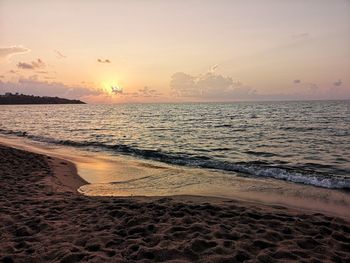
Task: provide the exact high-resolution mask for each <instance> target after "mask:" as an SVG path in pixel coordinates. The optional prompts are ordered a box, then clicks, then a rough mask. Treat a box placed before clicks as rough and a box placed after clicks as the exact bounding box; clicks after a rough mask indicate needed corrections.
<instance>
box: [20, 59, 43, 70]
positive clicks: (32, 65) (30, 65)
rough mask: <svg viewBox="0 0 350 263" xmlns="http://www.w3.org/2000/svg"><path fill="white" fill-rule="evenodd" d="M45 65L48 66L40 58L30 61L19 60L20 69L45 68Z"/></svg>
mask: <svg viewBox="0 0 350 263" xmlns="http://www.w3.org/2000/svg"><path fill="white" fill-rule="evenodd" d="M45 66H46V65H45V63H44V62H43V61H42V60H41V59H40V58H38V59H37V60H36V61H32V62H30V63H26V62H19V63H18V64H17V67H18V68H20V69H39V68H44V67H45Z"/></svg>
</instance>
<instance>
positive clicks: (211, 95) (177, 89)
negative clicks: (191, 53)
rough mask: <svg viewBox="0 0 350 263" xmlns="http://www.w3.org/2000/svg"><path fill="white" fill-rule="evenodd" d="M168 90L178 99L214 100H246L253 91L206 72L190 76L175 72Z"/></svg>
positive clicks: (231, 80)
mask: <svg viewBox="0 0 350 263" xmlns="http://www.w3.org/2000/svg"><path fill="white" fill-rule="evenodd" d="M170 88H171V89H172V91H173V93H174V94H175V95H176V96H179V97H194V98H205V99H214V100H233V99H242V98H245V99H248V98H250V97H251V96H252V95H255V93H256V91H255V89H253V88H251V87H248V86H244V85H242V84H241V83H240V82H239V81H234V80H233V79H232V78H231V77H226V76H222V75H218V74H215V73H212V72H210V71H209V72H208V73H206V74H203V75H199V76H192V75H189V74H186V73H183V72H177V73H175V74H173V75H172V76H171V81H170Z"/></svg>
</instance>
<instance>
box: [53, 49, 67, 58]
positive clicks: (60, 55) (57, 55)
mask: <svg viewBox="0 0 350 263" xmlns="http://www.w3.org/2000/svg"><path fill="white" fill-rule="evenodd" d="M53 52H55V54H56V57H57V58H66V57H67V56H65V55H63V54H62V53H61V52H60V51H59V50H57V49H55V50H54V51H53Z"/></svg>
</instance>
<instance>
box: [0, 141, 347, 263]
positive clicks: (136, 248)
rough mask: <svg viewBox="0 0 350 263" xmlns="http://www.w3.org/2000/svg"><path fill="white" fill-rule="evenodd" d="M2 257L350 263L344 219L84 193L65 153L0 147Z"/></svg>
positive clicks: (224, 203) (226, 203) (213, 201)
mask: <svg viewBox="0 0 350 263" xmlns="http://www.w3.org/2000/svg"><path fill="white" fill-rule="evenodd" d="M0 167H1V169H0V189H1V190H0V191H1V195H0V260H2V261H3V262H77V261H89V262H134V261H138V262H160V261H172V262H242V261H247V262H256V261H260V262H278V261H280V262H286V261H290V262H295V261H298V262H325V261H331V262H349V260H350V252H349V251H350V222H349V220H347V219H342V218H338V217H334V216H329V215H324V214H321V213H313V212H311V211H310V212H306V211H301V210H297V209H291V208H286V207H283V206H272V205H263V204H256V203H250V202H244V201H237V200H228V199H220V198H205V197H194V196H180V197H166V198H164V197H158V198H157V197H153V198H145V197H134V198H118V197H91V196H90V197H89V196H83V195H80V194H79V193H78V192H77V190H76V189H77V188H78V187H79V186H81V185H84V184H85V183H86V182H85V181H84V180H83V179H81V178H80V177H79V176H78V175H77V171H76V169H75V166H74V165H73V164H72V163H70V162H68V161H65V160H62V159H59V158H53V157H49V156H45V155H41V154H36V153H31V152H27V151H23V150H18V149H14V148H9V147H7V146H1V145H0Z"/></svg>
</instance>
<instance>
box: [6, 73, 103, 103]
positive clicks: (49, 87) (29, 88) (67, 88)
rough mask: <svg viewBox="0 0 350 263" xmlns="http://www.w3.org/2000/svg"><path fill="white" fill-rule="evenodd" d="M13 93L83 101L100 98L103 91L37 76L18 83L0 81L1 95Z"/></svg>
mask: <svg viewBox="0 0 350 263" xmlns="http://www.w3.org/2000/svg"><path fill="white" fill-rule="evenodd" d="M5 92H12V93H16V92H19V93H23V94H29V95H36V96H57V97H63V98H69V99H82V98H84V97H86V96H98V95H100V94H103V91H102V90H96V89H92V88H88V87H79V86H74V85H72V86H71V85H66V84H63V83H60V82H49V81H40V80H38V77H37V75H33V76H31V77H29V78H20V79H19V80H18V81H17V82H9V81H8V82H3V81H1V80H0V93H5Z"/></svg>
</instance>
